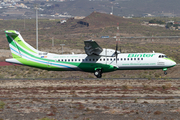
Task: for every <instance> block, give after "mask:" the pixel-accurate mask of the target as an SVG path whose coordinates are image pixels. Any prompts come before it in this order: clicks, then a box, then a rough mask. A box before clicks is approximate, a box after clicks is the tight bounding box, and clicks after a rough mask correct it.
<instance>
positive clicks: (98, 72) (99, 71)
mask: <svg viewBox="0 0 180 120" xmlns="http://www.w3.org/2000/svg"><path fill="white" fill-rule="evenodd" d="M94 75H95V76H96V77H97V78H101V77H102V72H101V70H100V69H99V70H96V71H95V72H94Z"/></svg>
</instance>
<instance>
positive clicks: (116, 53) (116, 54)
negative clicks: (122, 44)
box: [115, 40, 118, 64]
mask: <svg viewBox="0 0 180 120" xmlns="http://www.w3.org/2000/svg"><path fill="white" fill-rule="evenodd" d="M117 50H118V42H117V40H116V51H115V56H116V64H117V56H118V52H117Z"/></svg>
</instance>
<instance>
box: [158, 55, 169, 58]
mask: <svg viewBox="0 0 180 120" xmlns="http://www.w3.org/2000/svg"><path fill="white" fill-rule="evenodd" d="M159 58H168V57H167V56H166V55H159Z"/></svg>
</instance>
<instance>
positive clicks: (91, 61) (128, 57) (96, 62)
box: [5, 30, 176, 78]
mask: <svg viewBox="0 0 180 120" xmlns="http://www.w3.org/2000/svg"><path fill="white" fill-rule="evenodd" d="M5 34H6V37H7V40H8V42H9V47H10V50H11V53H12V56H13V58H9V59H6V60H5V61H6V62H9V63H15V64H21V65H26V66H31V67H36V68H40V69H45V70H53V71H85V72H91V73H94V75H95V76H96V77H97V78H101V77H102V73H106V72H112V71H116V70H146V69H162V70H163V71H164V74H165V75H166V74H167V69H168V68H170V67H173V66H175V65H176V62H175V61H173V60H171V59H170V58H168V57H167V56H166V55H165V54H163V53H155V52H152V53H121V52H120V51H118V44H117V43H116V49H115V50H113V49H106V48H104V49H103V48H101V47H100V46H99V45H98V44H97V43H96V42H95V41H94V40H85V41H84V44H85V47H84V50H85V53H86V54H53V53H47V52H43V51H39V50H37V49H35V48H33V47H32V46H31V45H29V44H28V43H27V42H25V41H24V39H23V38H22V36H21V34H20V33H19V32H18V31H15V30H6V31H5Z"/></svg>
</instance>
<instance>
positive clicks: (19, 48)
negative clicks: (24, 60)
mask: <svg viewBox="0 0 180 120" xmlns="http://www.w3.org/2000/svg"><path fill="white" fill-rule="evenodd" d="M5 33H6V37H7V40H8V42H9V47H10V50H11V53H12V56H13V58H21V57H23V56H24V55H26V54H34V55H37V54H38V50H36V49H35V48H33V47H32V46H31V45H29V44H28V43H26V42H25V41H24V39H23V38H22V36H21V34H20V33H19V32H18V31H15V30H7V31H5Z"/></svg>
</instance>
